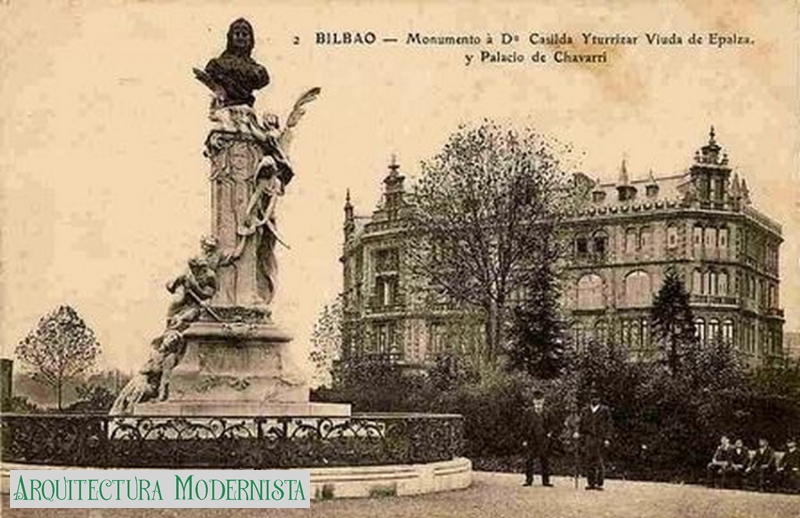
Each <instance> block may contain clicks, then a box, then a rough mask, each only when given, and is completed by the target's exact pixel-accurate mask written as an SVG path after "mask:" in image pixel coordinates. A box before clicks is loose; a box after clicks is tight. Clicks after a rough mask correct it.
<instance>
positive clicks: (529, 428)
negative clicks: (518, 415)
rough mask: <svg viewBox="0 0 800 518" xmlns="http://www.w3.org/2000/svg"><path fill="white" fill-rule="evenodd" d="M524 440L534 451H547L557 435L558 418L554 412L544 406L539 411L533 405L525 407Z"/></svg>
mask: <svg viewBox="0 0 800 518" xmlns="http://www.w3.org/2000/svg"><path fill="white" fill-rule="evenodd" d="M525 424H526V427H525V440H526V441H527V442H528V447H529V448H531V449H532V450H534V451H541V452H543V453H546V452H549V451H550V448H551V446H552V445H553V443H554V440H555V438H556V437H558V419H557V418H556V416H555V414H554V413H553V412H552V411H551V410H550V409H549V408H548V407H547V405H545V406H544V408H543V409H542V411H541V412H536V411H535V410H534V408H533V407H531V408H529V409H527V411H526V416H525Z"/></svg>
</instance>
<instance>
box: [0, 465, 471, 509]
mask: <svg viewBox="0 0 800 518" xmlns="http://www.w3.org/2000/svg"><path fill="white" fill-rule="evenodd" d="M12 469H75V470H82V469H96V468H89V467H80V468H77V467H66V466H42V465H32V464H11V463H4V464H2V466H0V492H2V493H3V494H6V495H7V494H8V493H9V492H10V487H9V486H10V474H9V471H10V470H12ZM112 469H113V468H112ZM310 471H311V494H312V495H313V499H314V500H328V499H333V498H366V497H377V496H395V495H396V496H410V495H422V494H425V493H436V492H439V491H451V490H454V489H464V488H466V487H469V485H470V484H471V483H472V462H470V461H469V459H465V458H456V459H453V460H448V461H442V462H432V463H429V464H398V465H392V466H343V467H336V468H310Z"/></svg>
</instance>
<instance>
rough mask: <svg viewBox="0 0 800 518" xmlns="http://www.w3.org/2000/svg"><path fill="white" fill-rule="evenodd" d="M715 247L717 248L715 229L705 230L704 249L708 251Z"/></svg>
mask: <svg viewBox="0 0 800 518" xmlns="http://www.w3.org/2000/svg"><path fill="white" fill-rule="evenodd" d="M716 246H717V229H716V228H707V229H706V240H705V247H706V248H707V249H709V250H710V249H712V248H715V247H716Z"/></svg>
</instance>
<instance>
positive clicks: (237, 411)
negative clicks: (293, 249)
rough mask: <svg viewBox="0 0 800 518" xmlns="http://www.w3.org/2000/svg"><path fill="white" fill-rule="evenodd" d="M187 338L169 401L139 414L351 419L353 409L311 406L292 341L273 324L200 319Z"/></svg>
mask: <svg viewBox="0 0 800 518" xmlns="http://www.w3.org/2000/svg"><path fill="white" fill-rule="evenodd" d="M182 334H183V337H184V339H185V340H186V353H185V355H184V357H183V358H182V360H181V361H180V363H179V364H178V365H177V366H176V367H175V368H174V369H173V371H172V372H171V374H170V376H169V380H170V381H169V391H168V398H167V400H166V401H160V402H156V401H148V402H144V403H137V404H135V405H134V407H133V414H134V415H163V416H169V415H174V416H190V415H195V416H257V415H265V416H288V415H294V416H349V415H350V405H345V404H324V403H310V402H309V400H308V394H309V389H308V384H307V382H306V377H305V373H304V371H303V370H302V368H301V367H300V366H299V365H297V361H296V360H297V359H296V358H292V357H291V354H292V353H293V351H291V349H290V345H289V342H290V341H291V337H290V336H289V335H288V334H286V333H285V332H284V331H282V330H281V329H279V328H278V327H277V326H276V325H274V324H271V323H263V322H262V323H253V322H250V323H247V322H208V321H199V322H194V323H192V324H191V325H190V326H189V327H188V329H186V330H185V331H184V332H183V333H182Z"/></svg>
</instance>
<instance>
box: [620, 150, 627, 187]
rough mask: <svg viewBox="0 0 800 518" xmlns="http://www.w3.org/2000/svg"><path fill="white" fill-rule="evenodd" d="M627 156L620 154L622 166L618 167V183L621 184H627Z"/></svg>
mask: <svg viewBox="0 0 800 518" xmlns="http://www.w3.org/2000/svg"><path fill="white" fill-rule="evenodd" d="M627 162H628V156H627V154H625V155H623V156H622V166H620V169H619V183H620V184H621V185H628V163H627Z"/></svg>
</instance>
